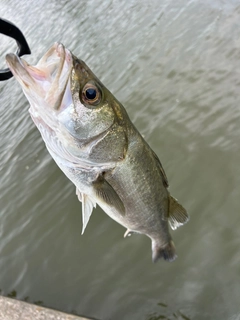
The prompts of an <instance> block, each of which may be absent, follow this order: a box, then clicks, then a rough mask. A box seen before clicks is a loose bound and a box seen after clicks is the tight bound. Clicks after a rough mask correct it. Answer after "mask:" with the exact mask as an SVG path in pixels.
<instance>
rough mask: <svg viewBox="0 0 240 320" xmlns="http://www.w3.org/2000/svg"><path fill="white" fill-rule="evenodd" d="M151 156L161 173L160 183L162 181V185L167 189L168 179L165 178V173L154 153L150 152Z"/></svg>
mask: <svg viewBox="0 0 240 320" xmlns="http://www.w3.org/2000/svg"><path fill="white" fill-rule="evenodd" d="M152 154H153V156H154V159H155V160H156V163H157V167H158V169H159V171H160V173H161V176H162V181H163V185H164V186H165V187H166V188H168V187H169V184H168V179H167V176H166V173H165V171H164V169H163V166H162V164H161V162H160V160H159V158H158V156H157V155H156V153H155V152H154V151H153V150H152Z"/></svg>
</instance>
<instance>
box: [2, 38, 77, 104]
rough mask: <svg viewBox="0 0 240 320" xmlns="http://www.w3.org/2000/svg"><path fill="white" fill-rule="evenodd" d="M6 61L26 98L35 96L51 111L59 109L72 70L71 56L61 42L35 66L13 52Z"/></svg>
mask: <svg viewBox="0 0 240 320" xmlns="http://www.w3.org/2000/svg"><path fill="white" fill-rule="evenodd" d="M6 62H7V65H8V66H9V68H10V70H11V71H12V73H13V75H14V76H15V78H16V79H17V80H18V82H19V83H20V85H21V86H22V89H23V90H24V92H25V94H26V95H27V97H28V98H31V96H33V95H35V96H36V95H37V96H38V97H39V98H40V99H41V100H44V102H45V103H46V104H49V105H51V106H52V108H53V109H54V110H58V109H59V108H60V106H61V102H62V98H63V96H64V92H65V90H66V86H67V83H68V79H69V78H70V77H69V76H70V73H71V71H72V67H73V58H72V53H71V52H70V51H69V50H68V49H66V48H65V47H64V45H63V44H62V43H58V42H55V43H54V44H53V46H52V47H51V48H50V49H49V50H48V51H47V52H46V53H45V54H44V55H43V57H42V58H41V59H40V60H39V62H38V63H37V65H36V66H31V65H29V64H28V63H27V62H26V61H25V60H24V59H22V58H20V57H19V56H17V55H16V54H13V53H9V54H7V55H6ZM46 84H47V88H46Z"/></svg>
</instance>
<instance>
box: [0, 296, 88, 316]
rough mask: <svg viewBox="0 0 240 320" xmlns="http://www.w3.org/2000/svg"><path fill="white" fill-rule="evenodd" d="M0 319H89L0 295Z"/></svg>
mask: <svg viewBox="0 0 240 320" xmlns="http://www.w3.org/2000/svg"><path fill="white" fill-rule="evenodd" d="M0 320H91V319H90V318H83V317H78V316H74V315H71V314H67V313H63V312H60V311H55V310H52V309H48V308H44V307H40V306H37V305H34V304H30V303H27V302H23V301H19V300H16V299H11V298H6V297H2V296H0Z"/></svg>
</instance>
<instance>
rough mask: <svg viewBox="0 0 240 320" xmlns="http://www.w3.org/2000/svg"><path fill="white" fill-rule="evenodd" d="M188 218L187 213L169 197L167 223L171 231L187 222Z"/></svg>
mask: <svg viewBox="0 0 240 320" xmlns="http://www.w3.org/2000/svg"><path fill="white" fill-rule="evenodd" d="M188 220H189V216H188V214H187V211H186V210H185V209H184V208H183V206H181V204H179V203H178V201H177V200H176V199H175V198H173V197H172V196H169V217H168V222H169V224H170V227H171V228H172V229H173V230H176V229H177V228H178V227H180V226H182V225H183V224H185V223H186V222H188Z"/></svg>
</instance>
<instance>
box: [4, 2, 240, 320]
mask: <svg viewBox="0 0 240 320" xmlns="http://www.w3.org/2000/svg"><path fill="white" fill-rule="evenodd" d="M0 15H1V16H2V17H3V18H5V19H8V20H11V21H12V22H13V23H15V24H16V25H17V26H18V27H20V28H21V30H22V31H23V32H24V34H25V36H26V38H27V40H28V43H29V46H30V48H31V49H32V55H30V56H26V57H25V58H26V60H27V61H28V62H30V63H36V62H37V61H38V60H39V59H40V57H41V56H42V55H43V54H44V53H45V52H46V51H47V49H48V48H49V47H50V46H51V45H52V44H53V43H54V42H55V41H60V42H62V43H63V44H64V45H65V46H66V47H68V48H69V49H70V50H71V51H72V52H74V54H75V55H77V56H78V57H79V58H81V59H82V60H84V61H85V62H86V63H87V64H88V65H89V66H90V68H91V69H92V70H93V71H94V73H95V74H96V75H97V76H98V77H99V78H100V79H101V80H102V82H103V83H104V84H105V85H106V86H107V87H108V88H109V89H110V90H111V91H112V92H113V93H114V94H115V96H116V97H117V98H118V99H119V100H120V101H121V102H122V103H123V105H124V106H125V107H126V109H127V111H128V113H129V115H130V117H131V119H132V120H133V122H134V124H135V125H136V126H137V128H138V129H139V131H140V132H141V133H142V134H143V135H144V136H145V139H146V140H147V142H148V143H149V144H150V145H151V147H152V148H153V149H154V151H155V152H156V153H157V154H158V156H159V157H160V159H161V162H162V163H163V166H164V169H165V171H166V173H167V176H168V179H169V182H170V190H171V193H172V194H173V195H174V196H175V197H177V198H178V199H179V200H180V202H181V203H182V204H183V205H184V206H185V207H186V208H187V209H188V212H189V214H190V216H191V220H190V222H189V223H188V224H187V225H186V226H184V227H182V228H180V229H179V230H177V231H175V232H172V235H173V238H174V242H175V244H176V247H177V252H178V259H177V260H176V261H175V262H174V263H167V262H164V261H160V262H159V263H157V264H152V262H151V248H150V240H149V239H148V238H147V237H144V236H140V235H138V236H132V237H130V238H127V239H123V234H124V232H125V230H124V228H123V227H122V226H120V225H118V224H117V223H116V222H114V221H113V220H111V219H110V218H108V216H107V215H106V214H105V213H104V212H102V211H101V210H100V209H99V208H97V209H96V210H95V211H94V213H93V215H92V217H91V220H90V223H89V225H88V227H87V229H86V231H85V234H84V235H83V236H81V204H80V203H79V202H78V200H77V197H76V196H75V188H74V186H73V185H72V184H71V183H70V182H69V181H68V180H67V178H66V177H65V176H64V175H63V173H62V172H61V171H60V170H59V169H58V167H57V166H56V165H55V163H54V162H53V160H52V159H51V158H50V156H49V154H48V152H47V151H46V149H45V146H44V143H43V141H42V139H41V137H40V134H39V133H38V131H37V129H36V128H35V126H34V124H33V123H32V121H31V119H30V116H29V114H28V111H27V110H28V102H27V100H26V98H25V97H24V95H23V93H22V92H21V89H20V87H19V85H18V84H17V82H16V81H15V80H14V79H11V80H9V81H7V82H4V83H1V84H0V95H1V96H0V99H1V100H0V101H1V103H0V120H1V122H0V123H1V124H0V182H1V183H0V289H1V293H2V294H3V295H12V296H17V298H18V299H22V300H24V299H25V300H29V301H31V302H36V301H43V303H44V305H46V306H49V307H51V308H56V309H59V310H62V311H66V312H73V313H77V314H80V315H85V316H89V317H95V318H97V319H101V320H110V319H111V320H129V319H131V320H140V319H141V320H157V319H191V320H193V319H217V320H226V319H229V320H237V319H240V307H239V301H240V252H239V248H240V232H239V224H240V213H239V200H240V190H239V185H240V166H239V163H240V150H239V137H240V107H239V105H240V90H239V88H240V64H239V61H240V36H239V35H240V4H239V2H238V1H220V0H219V1H213V0H205V1H183V0H180V1H173V0H163V1H157V0H155V1H154V0H152V1H143V0H135V1H107V0H104V1H93V0H90V1H46V0H41V1H38V2H36V1H32V0H30V1H21V2H18V1H14V0H2V1H1V8H0ZM8 43H9V40H8V39H7V40H6V39H5V38H3V37H1V58H2V60H1V66H2V65H3V64H4V61H3V56H4V55H5V53H7V52H10V51H12V50H14V42H11V44H10V45H8ZM139 183H141V181H139Z"/></svg>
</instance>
